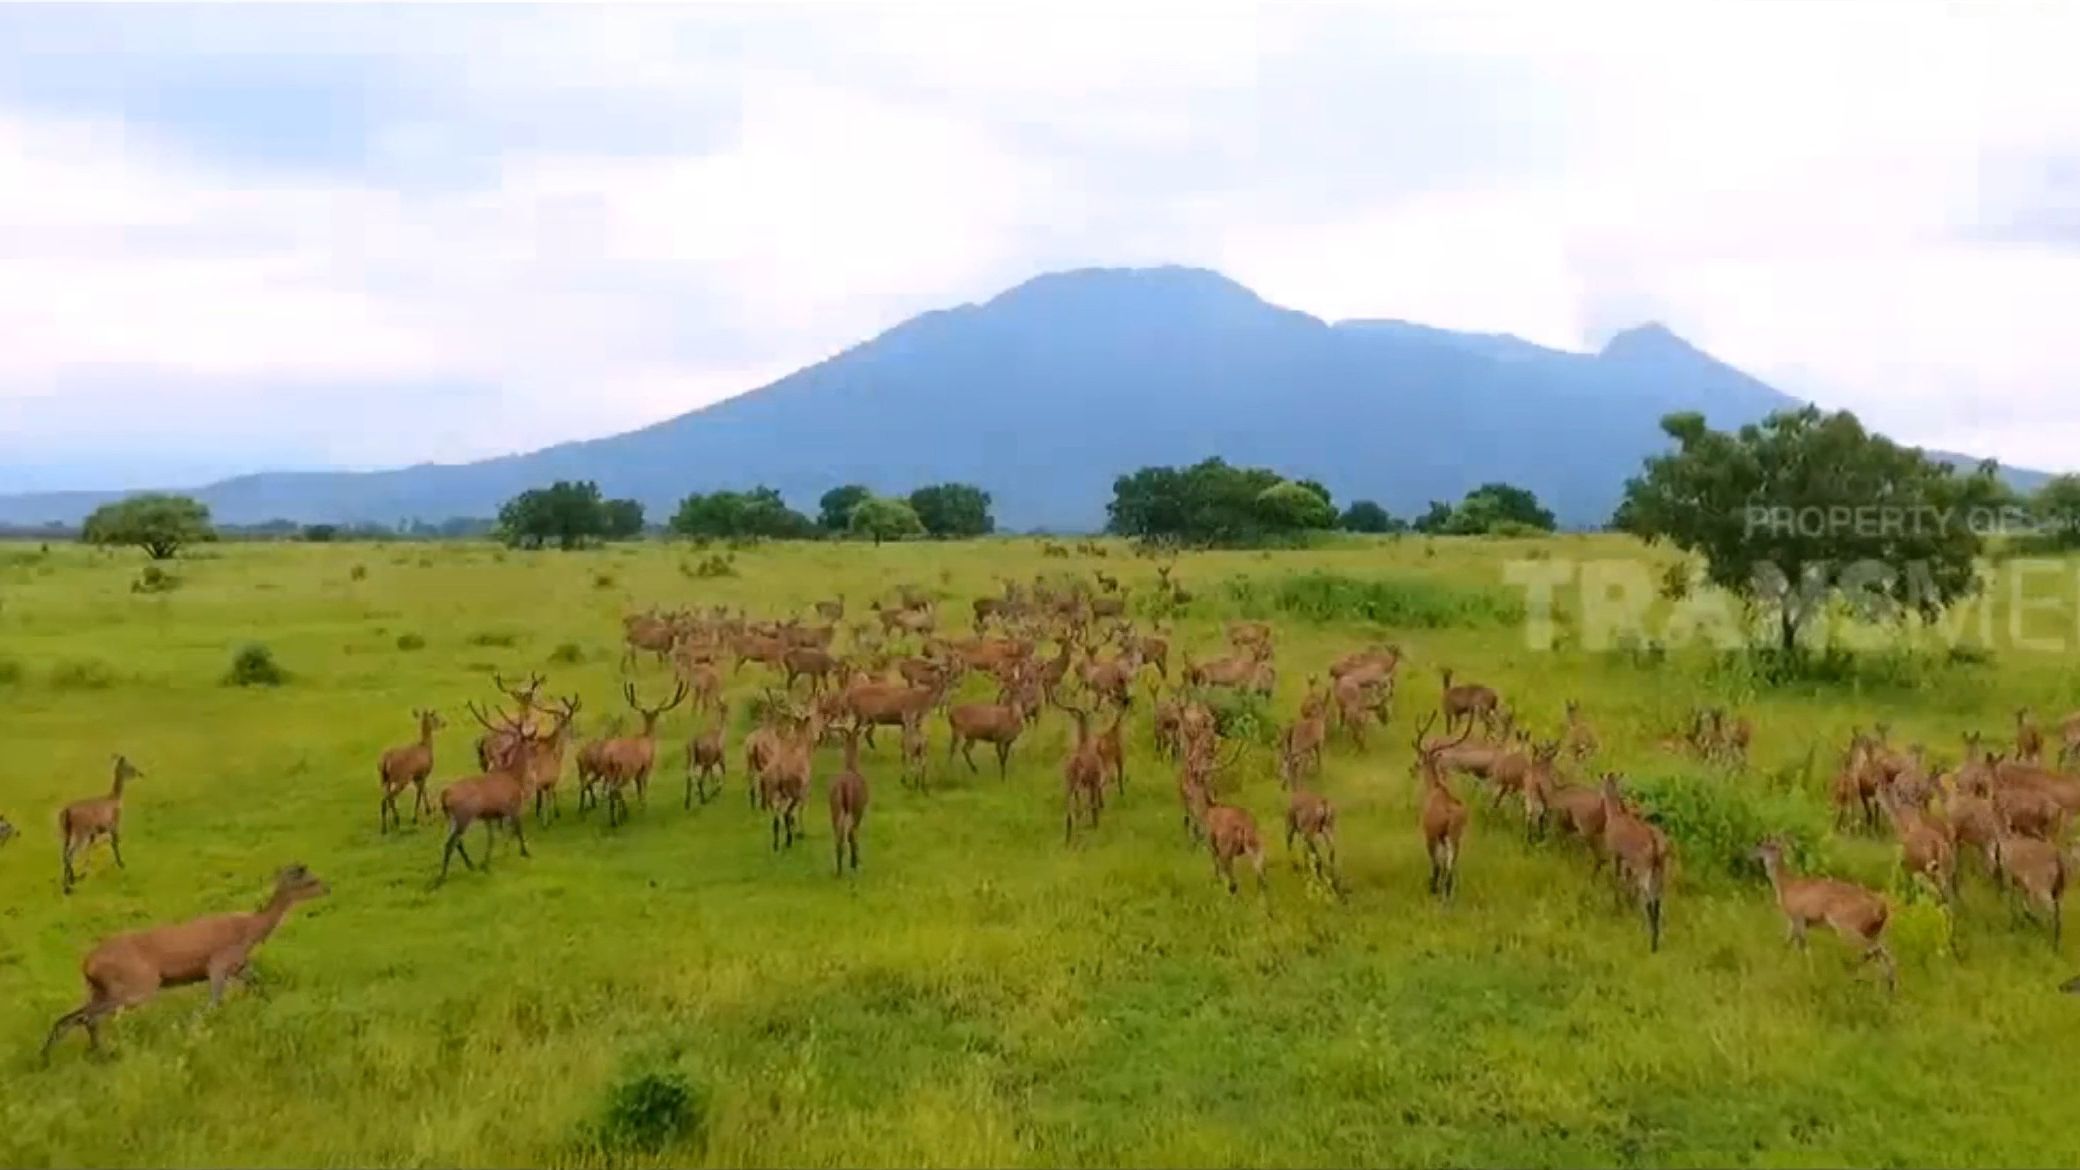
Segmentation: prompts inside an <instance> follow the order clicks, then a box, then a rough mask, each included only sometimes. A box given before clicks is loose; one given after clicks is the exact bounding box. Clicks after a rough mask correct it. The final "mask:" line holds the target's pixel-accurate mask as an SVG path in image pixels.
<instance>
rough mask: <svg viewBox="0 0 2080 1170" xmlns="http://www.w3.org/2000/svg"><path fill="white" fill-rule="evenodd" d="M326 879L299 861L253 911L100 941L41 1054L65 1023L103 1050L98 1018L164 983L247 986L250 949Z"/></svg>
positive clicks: (212, 995)
mask: <svg viewBox="0 0 2080 1170" xmlns="http://www.w3.org/2000/svg"><path fill="white" fill-rule="evenodd" d="M327 892H328V890H327V887H326V885H325V883H324V882H322V881H320V880H319V879H318V877H317V876H316V875H315V874H313V873H311V872H310V871H309V870H307V869H305V868H304V867H303V866H301V865H291V866H288V867H287V868H285V869H283V870H282V871H281V872H279V873H277V874H276V875H275V879H274V895H273V896H272V897H270V898H269V899H268V900H267V904H266V905H265V906H262V907H261V908H260V909H259V910H257V911H255V912H253V913H251V914H212V915H209V916H207V917H204V918H195V919H191V920H189V921H187V922H180V923H173V924H170V925H166V926H156V927H152V928H150V929H147V930H137V931H130V932H128V933H124V934H118V935H115V936H114V937H112V938H109V939H105V940H103V941H102V942H101V943H100V944H99V945H97V946H96V947H95V948H94V949H93V950H91V951H89V952H88V953H87V957H86V959H85V960H84V961H83V962H81V963H80V975H81V976H82V977H83V978H84V979H85V980H86V983H87V1002H86V1003H84V1004H82V1005H80V1006H79V1007H78V1008H75V1009H74V1010H72V1011H69V1012H66V1013H65V1014H64V1015H62V1016H59V1017H58V1021H57V1023H55V1024H52V1025H51V1030H50V1035H49V1036H47V1037H45V1039H44V1042H43V1059H44V1062H45V1063H49V1061H50V1057H51V1049H52V1047H54V1046H55V1045H56V1044H57V1043H58V1039H59V1037H61V1036H63V1035H64V1034H65V1032H66V1030H67V1029H68V1028H75V1027H77V1028H81V1029H84V1030H85V1031H86V1033H87V1047H88V1048H89V1049H91V1050H93V1051H96V1052H98V1051H100V1050H101V1021H102V1020H103V1019H104V1018H106V1017H108V1016H112V1015H114V1014H115V1013H117V1012H120V1011H122V1010H124V1009H125V1008H133V1007H137V1006H138V1005H140V1004H142V1003H144V1002H146V1001H147V1000H150V999H151V998H152V997H153V996H155V995H157V994H158V993H159V989H160V988H162V987H179V986H183V985H185V984H189V983H200V982H202V981H204V980H208V981H209V1002H210V1006H212V1007H214V1006H216V1005H217V1004H219V1003H222V1002H223V1000H224V985H225V984H226V983H228V982H229V981H231V980H233V979H237V980H239V981H240V982H242V983H250V982H251V979H252V976H251V974H250V970H249V968H248V967H247V963H248V962H249V961H250V960H251V959H252V956H253V950H254V948H256V947H258V946H259V945H260V944H261V943H263V942H266V941H267V939H268V936H270V935H272V934H273V933H274V931H275V928H276V927H278V926H280V925H281V924H282V918H283V917H284V916H286V915H287V914H288V913H289V907H291V906H294V905H295V904H297V903H298V902H304V901H308V900H310V899H312V898H320V897H323V896H325V894H326V893H327Z"/></svg>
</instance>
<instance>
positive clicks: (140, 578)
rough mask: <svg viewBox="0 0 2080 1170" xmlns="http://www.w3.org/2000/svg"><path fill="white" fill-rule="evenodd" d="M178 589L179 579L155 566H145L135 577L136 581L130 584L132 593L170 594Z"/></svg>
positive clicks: (179, 585)
mask: <svg viewBox="0 0 2080 1170" xmlns="http://www.w3.org/2000/svg"><path fill="white" fill-rule="evenodd" d="M180 587H181V579H180V578H179V577H176V576H174V575H173V574H172V573H169V572H167V571H166V570H164V569H162V568H160V567H159V566H157V565H146V566H145V567H144V571H143V572H141V573H139V574H138V575H137V580H135V581H132V582H130V592H132V593H171V592H173V591H174V590H176V589H178V588H180Z"/></svg>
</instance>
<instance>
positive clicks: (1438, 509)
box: [1410, 500, 1452, 536]
mask: <svg viewBox="0 0 2080 1170" xmlns="http://www.w3.org/2000/svg"><path fill="white" fill-rule="evenodd" d="M1451 522H1452V506H1451V505H1450V504H1447V503H1445V502H1444V501H1443V500H1432V501H1430V506H1429V507H1428V508H1425V509H1424V510H1423V514H1422V515H1420V516H1418V517H1416V519H1415V523H1414V524H1412V525H1410V527H1412V528H1414V529H1415V530H1416V531H1417V532H1421V533H1423V534H1425V535H1429V536H1435V535H1438V534H1441V533H1443V532H1444V530H1445V529H1446V528H1447V527H1449V526H1450V524H1451Z"/></svg>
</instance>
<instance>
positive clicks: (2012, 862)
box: [1993, 829, 2071, 950]
mask: <svg viewBox="0 0 2080 1170" xmlns="http://www.w3.org/2000/svg"><path fill="white" fill-rule="evenodd" d="M1993 856H1994V868H1995V872H1996V873H1998V874H1999V876H2000V879H2001V884H2002V885H2003V886H2004V887H2006V888H2007V889H2010V890H2015V891H2020V892H2021V894H2022V896H2023V898H2024V899H2026V901H2027V902H2034V903H2036V904H2037V905H2038V906H2040V907H2042V908H2043V909H2044V910H2045V911H2046V912H2047V913H2048V914H2049V915H2050V916H2051V947H2052V949H2053V950H2057V949H2058V942H2059V933H2060V925H2061V922H2060V920H2061V918H2062V917H2063V915H2061V914H2060V908H2061V906H2062V904H2063V903H2064V900H2065V894H2066V882H2067V881H2068V880H2069V878H2070V876H2071V871H2070V869H2069V868H2068V865H2067V862H2066V855H2065V851H2064V850H2062V849H2060V848H2059V847H2058V846H2056V845H2054V844H2052V843H2051V842H2049V841H2040V840H2038V839H2036V838H2035V837H2023V836H2018V835H2015V834H2013V833H2010V832H2008V831H2007V830H2006V829H2002V830H2000V832H1999V835H1998V836H1997V837H1996V838H1995V839H1994V847H1993Z"/></svg>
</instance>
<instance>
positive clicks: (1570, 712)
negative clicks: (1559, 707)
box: [1562, 699, 1598, 762]
mask: <svg viewBox="0 0 2080 1170" xmlns="http://www.w3.org/2000/svg"><path fill="white" fill-rule="evenodd" d="M1562 743H1563V744H1564V745H1565V747H1566V750H1567V754H1569V755H1570V756H1573V757H1574V758H1575V760H1576V761H1577V762H1580V761H1582V760H1586V759H1588V758H1589V757H1590V756H1593V755H1595V754H1596V749H1597V747H1598V744H1597V740H1596V729H1595V728H1593V727H1591V726H1589V721H1588V719H1586V718H1584V717H1583V715H1582V705H1581V704H1580V703H1577V702H1575V701H1574V700H1573V699H1569V700H1567V734H1566V735H1565V736H1564V737H1562Z"/></svg>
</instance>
